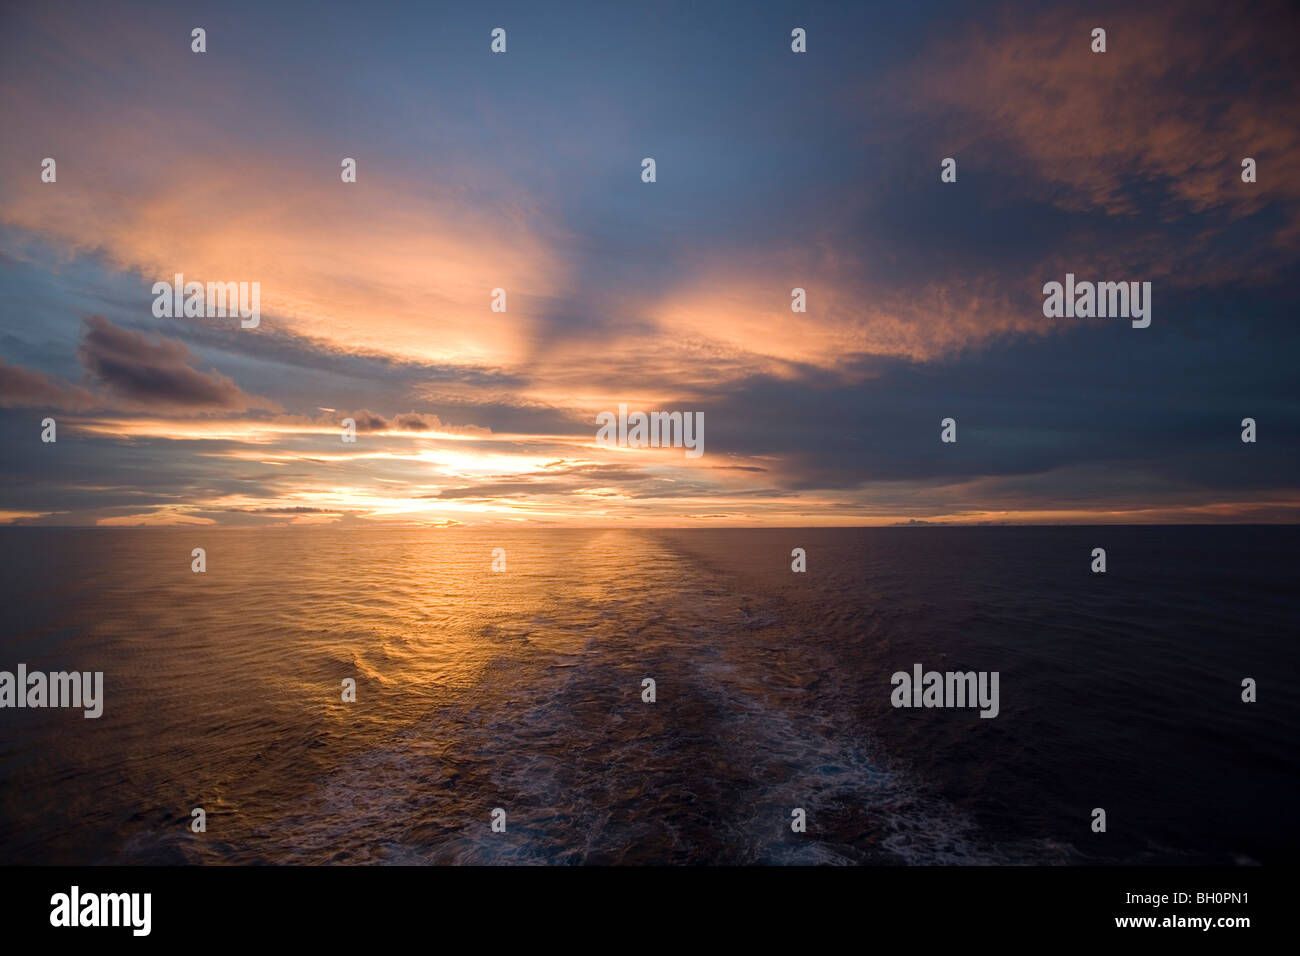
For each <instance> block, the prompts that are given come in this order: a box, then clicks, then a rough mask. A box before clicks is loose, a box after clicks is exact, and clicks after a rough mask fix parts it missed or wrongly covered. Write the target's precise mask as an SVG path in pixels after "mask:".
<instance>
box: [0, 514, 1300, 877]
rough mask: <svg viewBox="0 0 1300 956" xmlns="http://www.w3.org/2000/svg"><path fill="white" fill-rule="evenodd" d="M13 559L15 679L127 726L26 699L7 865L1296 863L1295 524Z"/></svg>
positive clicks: (281, 534) (6, 637)
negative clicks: (945, 681)
mask: <svg viewBox="0 0 1300 956" xmlns="http://www.w3.org/2000/svg"><path fill="white" fill-rule="evenodd" d="M194 547H204V548H205V549H206V551H207V571H206V573H204V574H195V573H192V572H191V570H190V561H191V558H190V551H191V549H192V548H194ZM795 547H802V548H804V549H806V551H807V554H808V570H807V572H806V573H804V574H794V573H792V572H791V570H790V562H791V557H790V552H791V549H792V548H795ZM1094 547H1104V548H1106V550H1107V555H1108V571H1107V573H1106V574H1105V575H1094V574H1092V573H1091V572H1090V570H1089V565H1090V562H1091V558H1090V552H1091V550H1092V548H1094ZM0 548H2V549H3V553H2V555H0V599H2V600H3V606H4V623H3V627H2V628H0V670H9V671H12V670H14V668H15V667H16V665H17V664H18V663H20V662H21V663H25V664H26V665H27V666H28V668H29V670H45V671H55V670H68V669H75V670H92V671H93V670H101V671H103V672H104V682H105V689H104V697H105V709H104V714H103V716H102V717H101V718H99V719H98V720H87V719H85V718H83V717H82V715H81V712H80V711H74V710H55V709H47V710H31V709H22V710H17V709H4V710H0V863H6V864H10V863H29V864H45V863H62V864H99V863H178V864H181V863H196V864H248V863H305V864H356V863H394V864H418V863H433V864H447V863H471V864H496V863H505V864H536V863H542V864H583V863H587V864H643V863H650V864H663V863H684V864H820V863H845V864H860V863H861V864H884V865H895V864H964V863H980V864H987V863H994V864H1039V863H1045V864H1067V865H1069V864H1096V863H1118V864H1153V863H1173V864H1180V863H1187V864H1193V863H1223V864H1252V863H1273V862H1293V861H1294V860H1295V857H1296V851H1297V844H1298V842H1300V840H1298V828H1297V824H1296V822H1295V802H1296V784H1297V780H1298V779H1300V773H1298V772H1300V765H1298V762H1297V756H1296V749H1295V741H1296V737H1297V731H1298V730H1300V693H1298V692H1297V677H1300V675H1298V674H1297V655H1296V653H1295V651H1294V649H1293V642H1294V641H1295V640H1296V637H1297V635H1298V634H1300V627H1297V625H1298V624H1300V611H1298V610H1297V602H1296V596H1295V591H1296V584H1297V580H1300V529H1296V528H1281V527H1173V528H1171V527H1148V528H999V527H988V528H883V529H830V530H622V529H620V530H547V531H523V530H520V531H490V532H486V531H473V530H463V529H453V530H430V531H367V530H339V529H321V528H303V529H290V530H281V529H274V530H272V529H264V530H262V529H259V530H211V529H206V528H188V529H175V530H116V529H115V530H95V531H91V530H59V529H35V528H9V529H3V530H0ZM494 548H504V549H505V552H506V562H507V567H506V571H505V572H493V571H491V564H492V551H493V549H494ZM914 663H921V664H922V665H923V666H924V667H925V668H926V669H927V670H930V669H934V670H941V671H945V670H962V671H965V670H977V671H978V670H985V671H998V672H999V674H1000V713H999V715H998V716H997V717H996V718H994V719H981V718H980V717H979V716H978V712H977V711H976V710H970V709H965V710H963V709H895V708H894V707H892V706H891V704H890V695H891V691H892V689H893V688H892V685H891V682H890V677H891V675H892V674H893V673H894V672H895V671H899V670H903V671H909V672H910V670H911V668H912V665H913V664H914ZM349 677H351V678H354V679H355V680H356V682H357V694H358V699H357V701H356V702H355V703H350V704H349V703H344V702H342V700H341V682H342V681H343V679H344V678H349ZM645 677H652V678H653V679H654V680H655V681H656V692H657V700H656V702H655V703H653V704H648V703H644V702H643V701H642V699H641V695H642V680H643V678H645ZM1243 677H1253V678H1255V679H1256V680H1257V681H1258V684H1259V700H1258V702H1257V703H1254V704H1247V703H1243V702H1242V701H1241V697H1240V694H1241V689H1240V685H1241V680H1242V678H1243ZM194 807H203V808H204V809H205V811H206V813H207V832H206V833H203V834H195V833H192V832H190V828H189V822H190V819H191V817H190V811H191V808H194ZM497 807H500V808H503V809H505V810H506V811H507V829H506V832H504V833H493V832H492V831H491V829H490V826H489V819H490V814H491V812H492V810H493V809H494V808H497ZM795 807H801V808H804V809H805V811H806V813H807V821H808V831H807V832H806V833H795V832H792V830H791V827H790V821H791V810H792V809H793V808H795ZM1094 807H1102V808H1104V809H1105V810H1106V812H1107V817H1108V820H1107V823H1108V828H1107V832H1106V833H1104V834H1098V833H1093V832H1092V831H1091V829H1090V822H1091V816H1090V814H1091V811H1092V809H1093V808H1094Z"/></svg>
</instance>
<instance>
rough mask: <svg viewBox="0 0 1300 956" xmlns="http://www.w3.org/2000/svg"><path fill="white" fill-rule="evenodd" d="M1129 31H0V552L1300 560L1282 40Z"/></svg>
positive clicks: (46, 17) (280, 10) (421, 20)
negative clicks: (46, 534) (1082, 308)
mask: <svg viewBox="0 0 1300 956" xmlns="http://www.w3.org/2000/svg"><path fill="white" fill-rule="evenodd" d="M1135 6H1136V5H1132V4H1127V3H1125V4H1095V3H1089V4H1082V3H1068V4H1048V3H1038V2H1034V3H1024V4H1006V5H999V4H991V3H978V4H972V3H909V4H889V5H885V4H865V3H847V4H836V3H779V4H769V3H759V2H748V3H699V2H691V3H680V4H674V3H652V4H622V3H619V4H613V3H592V4H573V3H558V4H538V3H519V4H494V3H463V4H434V3H410V4H385V3H375V4H352V3H338V2H314V3H310V4H307V3H304V4H275V5H267V4H261V3H248V4H245V3H238V2H235V3H231V2H222V3H219V4H218V3H212V4H184V3H158V4H133V3H115V4H112V5H103V4H70V3H61V2H52V3H43V4H29V5H23V6H19V5H6V6H4V7H3V8H2V9H0V128H2V129H3V135H2V136H0V447H2V448H3V449H4V452H3V466H2V467H0V523H6V524H59V525H78V526H136V525H150V526H153V525H185V524H195V525H231V526H264V525H304V524H306V525H313V524H327V525H339V526H351V525H356V526H376V527H381V526H430V527H454V526H458V525H471V526H472V525H509V526H525V527H526V526H534V525H581V526H591V525H600V526H604V525H611V524H617V525H629V526H635V525H641V526H674V527H711V526H736V525H741V526H749V525H778V526H812V525H893V524H912V523H923V522H924V523H950V524H982V523H1013V524H1014V523H1049V524H1061V523H1070V524H1081V523H1213V522H1249V523H1254V522H1286V523H1291V522H1296V521H1297V520H1300V459H1298V457H1297V455H1296V453H1295V449H1296V448H1297V441H1298V440H1300V390H1298V389H1297V385H1296V382H1297V374H1296V359H1297V356H1300V349H1298V348H1297V346H1300V329H1298V328H1297V323H1296V317H1297V306H1298V305H1300V294H1297V290H1296V288H1295V283H1296V281H1297V280H1298V279H1300V271H1298V270H1297V268H1296V265H1297V254H1298V253H1300V95H1298V94H1300V75H1298V72H1300V67H1298V66H1297V61H1296V58H1295V56H1294V50H1293V41H1294V37H1295V35H1296V30H1295V27H1296V25H1297V24H1296V21H1297V19H1300V18H1298V16H1297V14H1296V13H1295V11H1294V10H1291V9H1289V8H1288V7H1287V6H1286V5H1284V4H1262V5H1253V4H1234V5H1232V6H1231V7H1230V8H1226V9H1225V8H1224V7H1225V5H1222V4H1208V5H1202V4H1194V3H1179V4H1163V3H1153V4H1143V5H1140V8H1138V9H1135V8H1134V7H1135ZM1216 7H1218V8H1220V9H1216ZM195 27H202V28H203V29H204V30H205V31H206V51H205V52H202V53H196V52H193V50H192V49H191V43H192V39H191V31H192V30H193V28H195ZM498 27H499V28H502V29H504V30H505V31H506V51H505V52H504V53H494V52H493V51H492V50H491V43H492V37H491V34H492V31H493V29H495V28H498ZM1098 27H1100V28H1103V29H1104V30H1105V31H1106V51H1105V52H1104V53H1094V52H1093V51H1092V49H1091V47H1092V45H1093V39H1092V31H1093V30H1094V28H1098ZM795 28H801V29H803V30H804V31H805V33H806V52H802V53H796V52H794V51H793V50H792V49H791V45H792V39H791V33H792V30H794V29H795ZM46 157H49V158H53V159H55V161H56V179H55V181H54V182H45V181H43V180H42V161H43V159H45V158H46ZM345 157H348V158H353V159H355V161H356V168H357V176H356V182H343V181H342V177H341V175H340V168H341V166H340V164H341V162H342V160H343V159H344V158H345ZM646 157H651V158H653V159H654V160H655V181H654V182H644V181H643V179H642V160H643V159H644V158H646ZM1245 157H1250V158H1253V159H1254V160H1255V162H1256V181H1255V182H1243V181H1242V167H1241V163H1242V159H1243V158H1245ZM945 158H953V159H955V160H956V181H955V182H945V181H943V179H942V177H941V163H942V161H943V160H944V159H945ZM178 273H179V274H182V275H184V277H185V279H186V280H187V281H199V282H250V283H251V282H257V283H258V284H259V289H260V311H261V316H260V323H259V324H258V325H257V327H256V328H244V327H242V325H241V323H240V321H239V319H238V317H233V318H232V317H213V318H207V317H197V318H185V317H171V318H168V317H158V316H156V315H155V314H154V308H153V307H154V299H155V296H154V293H153V291H152V289H153V284H154V283H155V282H157V281H159V280H166V281H170V280H171V279H172V277H173V276H174V275H176V274H178ZM1067 273H1072V274H1074V275H1075V276H1076V277H1077V278H1078V280H1079V281H1084V280H1089V281H1098V282H1100V281H1107V282H1121V281H1122V282H1149V283H1151V290H1152V291H1151V324H1150V326H1149V327H1147V328H1134V327H1133V326H1132V325H1131V323H1130V322H1129V321H1128V320H1127V319H1125V318H1113V317H1112V318H1064V317H1063V318H1049V317H1045V316H1044V314H1043V300H1044V293H1043V287H1044V284H1045V283H1048V282H1052V281H1056V282H1064V281H1065V276H1066V274H1067ZM498 288H500V289H504V290H506V302H507V305H506V310H505V311H504V312H497V311H493V309H492V308H491V304H492V300H493V298H492V297H493V290H494V289H498ZM795 288H801V289H803V290H805V295H806V306H807V310H806V312H794V311H792V308H791V303H792V290H793V289H795ZM620 405H626V406H628V408H629V409H631V410H633V411H636V410H643V411H647V412H648V411H655V410H662V411H683V412H688V413H697V412H698V413H703V417H704V422H705V427H704V445H703V448H704V453H703V454H702V455H700V456H699V457H690V456H688V455H686V454H685V453H684V451H683V449H681V448H629V447H606V446H603V445H602V444H600V443H599V442H598V441H597V424H596V416H597V415H598V414H599V413H601V412H606V411H608V412H614V413H617V411H618V409H619V406H620ZM1247 417H1249V418H1253V419H1254V420H1255V422H1256V429H1257V434H1256V441H1255V442H1253V443H1247V442H1243V441H1242V430H1243V429H1242V420H1243V419H1244V418H1247ZM46 418H53V419H54V420H55V422H56V423H57V440H56V441H55V442H45V441H42V430H43V428H42V422H43V420H44V419H46ZM345 418H351V419H352V420H353V421H354V422H355V423H356V441H355V442H345V441H343V428H342V424H341V423H342V422H343V420H344V419H345ZM945 418H952V419H953V420H954V421H955V423H956V438H957V440H956V441H955V442H944V441H941V421H942V420H943V419H945Z"/></svg>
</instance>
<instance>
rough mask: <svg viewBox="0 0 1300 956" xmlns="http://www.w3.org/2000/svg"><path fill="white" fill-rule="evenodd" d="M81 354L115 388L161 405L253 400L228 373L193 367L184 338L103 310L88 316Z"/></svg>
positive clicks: (234, 405) (238, 405)
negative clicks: (150, 330)
mask: <svg viewBox="0 0 1300 956" xmlns="http://www.w3.org/2000/svg"><path fill="white" fill-rule="evenodd" d="M77 356H78V358H80V359H81V364H82V365H84V366H85V368H86V371H87V372H89V373H90V375H91V376H92V377H93V378H94V379H95V380H96V381H98V382H99V383H101V384H102V385H104V386H105V387H106V388H108V389H109V391H110V392H112V393H113V394H115V395H118V396H120V397H122V398H126V399H128V400H130V401H133V402H136V403H140V404H147V405H150V406H157V407H159V408H160V410H162V411H167V410H170V409H191V410H192V409H200V408H211V409H243V408H248V407H249V406H250V405H252V404H253V402H252V400H251V399H250V398H249V396H247V395H245V394H244V393H243V392H242V391H241V390H240V388H239V386H238V385H236V384H235V383H234V382H233V381H231V380H230V379H229V378H227V377H226V376H225V375H222V374H221V373H219V372H215V371H214V372H200V371H199V370H197V369H195V368H193V367H192V366H191V363H192V362H193V361H194V358H195V357H194V355H193V353H191V352H190V350H189V349H188V348H186V346H185V345H184V344H183V343H181V342H175V341H168V340H167V339H158V340H151V339H150V338H149V337H148V336H146V335H144V334H143V333H141V332H132V331H130V330H127V329H121V328H118V327H117V326H115V325H114V324H113V323H112V322H110V321H108V319H106V318H104V317H103V316H102V315H92V316H88V317H87V318H86V319H85V320H84V321H83V323H82V337H81V345H80V347H79V348H78V349H77Z"/></svg>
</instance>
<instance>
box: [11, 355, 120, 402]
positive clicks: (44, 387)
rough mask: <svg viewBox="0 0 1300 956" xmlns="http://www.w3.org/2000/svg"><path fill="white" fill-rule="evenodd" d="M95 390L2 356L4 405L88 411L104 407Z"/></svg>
mask: <svg viewBox="0 0 1300 956" xmlns="http://www.w3.org/2000/svg"><path fill="white" fill-rule="evenodd" d="M103 404H104V403H103V400H102V399H101V398H100V397H99V396H98V395H96V394H95V393H94V392H91V391H89V390H88V389H84V388H81V387H80V386H77V385H66V384H64V383H62V382H58V381H55V380H54V379H52V378H50V377H48V376H46V375H42V374H41V373H40V372H33V371H30V370H28V369H25V368H21V367H19V366H17V365H10V364H9V363H8V362H6V361H4V359H0V405H4V406H5V407H13V406H22V405H28V406H31V405H35V406H41V407H45V408H50V409H60V410H65V411H85V410H87V409H92V408H101V407H103Z"/></svg>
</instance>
